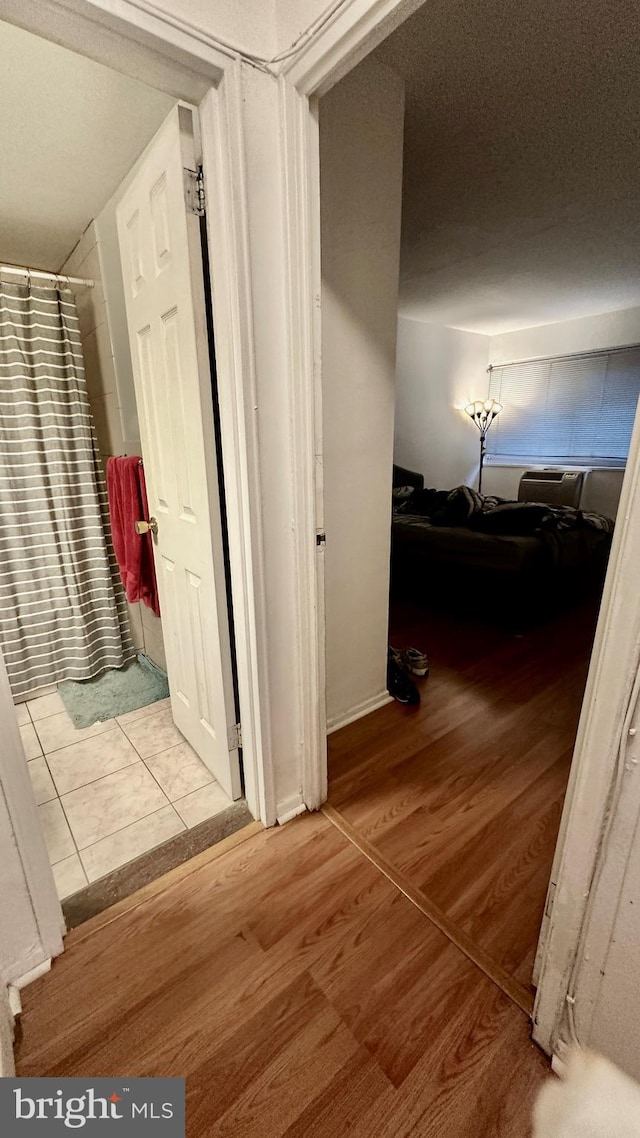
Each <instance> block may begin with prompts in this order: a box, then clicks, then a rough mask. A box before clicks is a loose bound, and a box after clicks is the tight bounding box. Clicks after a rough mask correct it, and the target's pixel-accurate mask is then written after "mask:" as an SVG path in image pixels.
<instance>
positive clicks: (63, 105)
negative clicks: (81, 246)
mask: <svg viewBox="0 0 640 1138" xmlns="http://www.w3.org/2000/svg"><path fill="white" fill-rule="evenodd" d="M0 105H1V107H2V111H1V113H0V154H1V155H2V158H1V161H0V260H2V261H8V262H10V263H12V264H19V265H28V266H29V267H30V268H41V269H49V270H53V271H56V270H57V269H58V268H59V267H60V265H61V264H62V263H63V261H64V260H65V258H66V257H67V254H68V253H70V252H71V249H72V248H73V246H74V245H75V243H76V241H77V240H78V238H79V237H80V236H81V234H82V232H83V230H84V229H85V228H86V226H87V225H88V223H89V222H90V221H91V219H92V218H93V217H95V216H96V214H98V213H99V212H100V210H101V209H102V207H103V206H104V205H105V203H106V202H107V201H108V199H109V198H110V197H111V195H112V194H113V192H114V191H115V190H116V189H117V187H118V186H119V184H120V182H121V181H122V179H123V177H124V175H125V174H126V173H127V171H128V170H129V169H130V168H131V166H132V165H133V163H134V162H135V160H136V158H137V157H138V155H139V154H140V153H141V152H142V150H144V148H145V146H146V144H147V142H148V141H149V140H150V138H151V137H152V136H153V134H154V133H155V131H156V130H157V128H158V127H159V126H160V123H161V122H162V121H163V119H164V118H166V116H167V115H168V113H169V111H170V109H171V107H172V105H173V100H172V99H170V98H169V97H168V96H167V95H164V94H161V93H160V92H159V91H155V90H153V89H152V88H151V87H147V86H146V85H145V84H144V83H138V82H137V81H136V80H134V79H130V78H129V77H128V76H124V75H120V74H119V73H118V72H116V71H111V70H110V69H109V68H107V67H103V66H102V64H99V63H94V62H93V61H92V60H89V59H85V58H83V57H82V56H80V55H76V54H75V53H74V52H71V51H67V50H66V48H62V47H59V46H58V45H57V44H53V43H49V42H48V41H47V40H43V39H40V38H39V37H38V36H34V35H32V34H31V33H30V32H26V31H24V30H23V29H22V28H16V27H14V26H13V25H11V24H6V23H0Z"/></svg>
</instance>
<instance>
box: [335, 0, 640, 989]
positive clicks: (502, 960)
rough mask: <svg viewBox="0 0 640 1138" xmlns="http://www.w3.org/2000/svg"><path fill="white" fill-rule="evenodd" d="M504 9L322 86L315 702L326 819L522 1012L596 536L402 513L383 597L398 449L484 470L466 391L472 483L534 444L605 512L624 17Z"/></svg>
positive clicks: (508, 470)
mask: <svg viewBox="0 0 640 1138" xmlns="http://www.w3.org/2000/svg"><path fill="white" fill-rule="evenodd" d="M508 8H509V11H508V12H506V11H505V6H504V5H499V4H498V3H494V2H493V0H487V2H486V3H483V4H482V5H481V6H480V7H479V8H476V9H471V7H470V6H469V5H466V4H464V5H459V6H458V7H457V9H456V13H457V15H456V20H454V21H453V24H454V26H452V23H451V20H450V18H448V19H445V18H444V16H445V9H446V10H447V13H448V17H451V12H450V8H447V6H446V5H444V4H443V3H436V4H435V5H430V6H429V11H428V12H425V11H424V10H422V11H420V12H418V13H417V14H416V15H415V16H413V17H412V18H411V19H410V20H408V21H407V23H406V24H405V25H404V26H403V27H402V28H401V29H399V30H398V32H396V33H394V35H393V36H391V37H390V39H389V40H388V41H386V42H385V44H384V45H382V47H381V48H379V49H378V50H377V52H375V53H374V56H372V57H369V59H368V60H366V61H365V63H363V64H362V65H361V67H360V68H359V74H357V73H354V74H352V75H351V76H349V77H348V79H346V80H344V81H343V82H342V84H340V86H339V87H338V88H336V89H334V91H333V92H331V94H330V96H328V97H326V98H325V99H324V100H322V101H321V105H320V132H321V144H322V147H321V179H322V184H323V194H324V199H323V200H324V203H325V204H324V215H323V289H324V294H323V303H324V308H325V313H326V314H327V315H326V317H325V319H327V320H328V321H332V322H333V328H332V331H333V332H334V335H333V337H332V339H331V341H330V338H329V337H328V336H327V352H326V353H325V373H326V377H325V380H324V389H323V418H324V481H325V511H326V513H325V519H324V528H325V530H326V553H325V605H326V628H327V655H326V667H327V714H328V723H329V730H330V735H329V802H330V804H331V806H332V808H333V810H334V811H335V813H336V814H337V816H338V820H339V821H341V823H342V824H343V825H344V826H345V827H346V828H347V829H348V830H349V832H350V834H351V836H352V837H353V839H354V840H355V841H356V842H358V843H359V844H360V845H361V846H362V847H363V848H365V849H366V850H367V851H368V852H369V853H370V855H371V856H372V857H374V858H377V859H378V860H379V861H381V862H382V863H384V864H385V865H386V866H387V868H388V869H389V871H390V872H392V873H395V874H397V875H399V879H400V880H401V881H402V882H403V883H404V884H405V885H406V887H407V888H408V889H410V890H413V891H414V893H415V895H416V897H417V899H418V901H419V902H420V903H421V904H423V905H425V906H427V908H428V909H429V911H430V913H432V914H435V916H436V918H437V919H438V920H442V921H444V922H448V925H449V926H450V927H451V929H452V931H453V933H454V934H455V935H457V936H458V937H459V938H460V939H461V940H462V941H463V942H464V943H465V945H466V946H467V948H468V950H469V951H470V952H473V953H475V954H476V956H478V955H479V956H480V957H481V958H482V960H483V961H484V964H485V965H486V967H487V968H490V969H492V970H493V971H494V972H495V974H496V975H497V976H498V978H499V979H500V980H501V982H502V983H504V985H507V986H509V985H515V986H516V989H517V992H516V995H517V996H518V998H519V999H520V1000H521V1001H522V1002H523V1004H527V1002H528V1006H530V1002H531V995H532V988H531V986H532V982H533V983H535V966H534V959H535V955H536V946H537V943H538V935H539V931H540V925H541V921H542V917H543V913H544V909H545V896H546V893H547V887H548V883H549V880H550V874H551V871H552V863H553V859H554V850H555V847H556V841H557V836H558V831H559V827H560V819H561V812H562V804H563V800H564V795H565V791H566V786H567V780H568V776H569V768H570V763H571V756H572V752H573V745H574V741H575V736H576V730H577V726H578V719H579V716H580V710H581V702H582V694H583V690H584V683H585V680H586V675H587V670H588V665H589V658H590V652H591V644H592V640H593V635H594V632H595V627H596V620H597V613H598V599H599V591H600V589H601V587H602V581H603V577H604V570H605V567H606V558H607V552H608V546H609V540H610V534H607V533H606V528H605V529H603V530H599V529H598V527H597V523H596V525H595V528H594V529H593V530H592V529H591V528H588V527H586V528H584V529H581V530H580V532H579V533H576V532H573V533H572V534H570V535H566V534H565V535H564V536H563V535H557V534H554V535H553V536H550V535H546V537H547V544H546V548H547V549H548V548H549V546H553V547H555V549H556V553H557V551H558V549H559V550H560V553H559V554H557V557H556V561H558V560H560V561H562V560H563V558H564V555H565V554H566V552H567V545H568V544H569V545H570V543H571V542H572V541H573V542H574V543H579V544H580V547H581V553H580V555H578V556H577V557H575V558H573V560H572V559H571V556H569V557H568V558H564V560H565V561H566V560H568V562H569V569H568V571H567V572H566V573H565V574H558V573H556V572H552V573H547V570H546V566H545V568H544V571H543V572H540V563H539V562H538V561H535V560H534V561H533V562H532V563H531V564H530V565H529V568H528V571H527V573H525V574H521V573H518V572H517V571H515V572H514V571H513V569H514V567H513V565H512V566H505V565H504V563H498V564H496V563H495V562H494V563H492V562H491V561H488V562H487V561H486V560H485V562H484V565H481V566H480V568H478V566H477V565H475V564H474V563H473V548H476V547H477V539H478V538H483V539H485V542H487V541H490V542H491V543H493V544H494V545H495V543H496V541H497V540H498V539H497V535H496V534H495V533H494V534H491V535H488V534H487V533H486V532H485V533H482V534H479V533H478V532H477V531H476V532H475V533H474V534H473V537H474V539H475V546H472V553H471V554H470V555H469V558H468V560H467V564H466V566H464V565H463V566H462V568H460V565H459V564H454V563H452V561H451V558H449V559H447V558H446V557H445V558H441V559H440V563H439V566H437V565H436V564H435V562H436V561H437V559H436V558H434V557H433V554H431V555H429V554H427V555H426V556H424V557H423V559H422V561H420V557H419V556H418V555H417V554H416V553H415V550H414V549H413V548H412V547H411V546H410V547H409V552H408V553H407V550H406V549H405V550H404V557H403V556H402V553H400V552H399V543H398V542H397V541H396V533H397V531H398V529H399V528H400V527H399V526H398V525H397V522H394V526H393V529H394V537H393V542H392V545H393V555H392V564H391V576H392V578H393V590H392V593H391V607H390V609H389V605H388V596H389V592H388V590H389V572H388V564H389V562H388V558H389V544H388V542H389V521H390V514H391V502H390V484H391V481H392V472H391V464H392V462H393V463H395V464H396V465H397V466H399V467H403V468H404V469H405V470H408V471H410V472H414V473H416V474H418V475H420V476H421V477H422V478H424V486H425V487H426V488H433V489H435V490H440V491H444V490H447V491H450V490H452V489H453V488H455V487H457V486H460V485H465V484H466V485H467V486H469V487H471V488H473V489H477V487H478V474H479V454H480V435H479V432H478V430H477V429H476V426H475V425H474V423H473V422H472V421H471V419H470V417H469V415H468V414H466V413H465V407H467V405H469V404H470V403H471V402H472V401H474V400H481V401H484V400H486V399H488V398H496V399H497V400H498V401H499V402H500V403H502V405H503V410H502V411H501V412H500V414H499V415H498V418H497V419H496V420H495V422H494V423H493V424H492V425H491V427H490V429H489V431H488V432H487V438H486V445H487V453H486V456H485V459H484V464H483V483H482V490H483V493H484V494H486V495H490V496H494V495H495V496H497V497H500V498H505V499H517V498H518V493H519V488H520V479H521V477H522V475H523V474H525V473H526V472H527V471H535V470H536V468H537V469H538V470H540V469H541V468H545V467H549V466H552V467H556V468H558V467H559V468H561V470H562V471H566V470H570V471H572V472H575V473H577V474H578V475H582V479H581V484H580V485H579V486H577V485H576V483H577V481H579V480H574V490H575V491H576V497H575V504H577V506H578V508H579V510H580V511H581V512H585V513H589V514H590V513H594V514H597V515H603V516H604V517H607V518H611V519H615V515H616V512H617V505H618V499H619V496H620V490H621V486H622V479H623V477H624V467H625V457H624V456H625V453H626V448H628V445H629V438H630V434H631V428H632V425H633V417H634V409H635V404H636V401H637V395H638V391H640V378H638V366H637V361H638V356H639V354H640V352H639V351H638V345H639V344H640V277H639V274H638V260H637V253H636V250H637V248H638V237H639V236H640V234H638V220H637V206H636V202H637V197H638V179H637V175H636V173H635V169H636V168H637V164H636V162H635V161H634V157H635V156H636V155H637V151H638V145H639V144H638V138H637V131H636V119H635V112H634V110H633V105H634V101H635V99H634V92H636V88H637V86H638V76H637V70H636V69H634V54H635V53H634V50H633V48H632V46H631V44H632V41H633V37H630V36H629V27H630V26H636V24H637V13H635V14H634V13H633V12H632V11H631V9H630V8H629V6H628V5H626V4H622V3H615V4H614V5H613V6H608V7H607V10H606V12H604V11H603V12H600V13H591V14H590V18H589V23H588V24H585V23H581V22H580V20H579V19H578V17H577V16H576V14H575V11H571V10H570V8H569V6H567V5H561V6H560V7H559V8H558V9H556V10H554V12H553V13H550V12H549V9H548V6H547V5H545V4H534V5H530V6H528V8H527V11H526V12H523V11H521V10H519V9H518V8H517V6H512V5H509V6H508ZM624 21H626V26H625V25H624ZM616 26H619V27H622V26H625V33H624V39H623V37H622V36H619V37H618V36H617V34H616V31H615V28H616ZM605 45H606V50H605ZM638 94H640V92H638ZM334 185H335V193H334V194H333V195H332V194H331V192H330V191H331V189H332V187H333V186H334ZM345 185H346V186H348V187H349V191H348V192H346V191H345ZM400 220H401V227H400ZM400 228H401V236H400ZM355 249H358V250H359V252H360V255H359V258H358V261H357V264H356V265H354V258H353V253H354V250H355ZM349 258H351V260H350V262H349ZM398 267H399V270H400V287H399V296H398V295H397V292H395V291H394V290H395V289H396V281H397V275H398ZM363 281H366V288H365V289H363V288H362V282H363ZM357 283H358V284H359V285H360V289H359V291H358V290H357V287H356V284H357ZM394 298H397V299H394ZM335 326H337V327H338V328H339V329H340V330H341V339H340V338H337V337H336V336H335ZM366 328H368V330H369V333H370V334H371V330H372V329H375V334H374V336H373V337H372V339H373V340H374V342H375V348H374V349H372V347H371V341H369V343H368V344H367V343H366V336H365V334H364V330H365V329H366ZM332 344H334V345H336V346H335V347H333V348H332V346H331V345H332ZM396 344H397V354H396ZM616 349H624V350H623V351H621V352H618V351H616ZM634 349H635V352H634ZM332 352H334V353H335V354H331V353H332ZM532 360H533V361H539V360H543V361H548V362H545V363H544V364H541V365H535V366H534V367H533V369H529V371H528V372H527V368H526V367H524V366H518V361H532ZM490 365H493V371H492V372H489V373H488V372H487V368H488V367H489V366H490ZM497 365H513V366H510V367H506V368H503V369H499V368H498V366H497ZM541 369H542V370H541ZM544 369H546V370H544ZM543 371H544V377H543ZM552 372H553V377H554V387H553V390H551V388H550V387H549V379H550V375H551V373H552ZM541 377H543V378H541ZM607 377H608V379H607ZM612 377H616V386H615V387H612V386H611V382H610V381H611V379H612ZM499 384H502V387H501V388H499V386H498V385H499ZM585 384H586V387H585ZM554 401H555V404H554ZM587 404H588V407H587V410H589V408H591V417H590V418H589V416H588V415H587V412H586V411H585V406H586V405H587ZM518 406H520V408H521V410H520V411H519V412H518V414H515V413H514V409H515V408H517V407H518ZM554 406H555V408H556V410H554ZM577 409H579V410H580V416H577V414H576V410H577ZM594 409H595V410H594ZM562 425H564V427H565V428H566V430H565V432H564V436H563V438H562V441H561V435H562V432H561V431H560V430H559V428H560V427H561V426H562ZM576 427H579V428H580V429H578V430H576ZM516 428H518V429H519V430H520V441H519V440H518V435H517V431H516ZM587 436H588V441H587V442H585V439H586V438H587ZM567 437H570V442H569V443H567V442H566V439H567ZM518 446H520V447H521V450H520V451H518ZM500 447H502V450H500ZM581 448H583V449H581ZM397 481H398V485H400V486H402V485H403V481H402V479H401V478H399V479H397ZM565 489H566V486H565ZM530 493H531V494H533V493H534V492H533V491H527V490H526V489H523V494H530ZM536 496H537V495H535V494H534V497H533V500H534V501H535V497H536ZM530 500H531V498H530ZM568 500H569V498H567V501H568ZM423 504H424V503H423ZM494 520H495V519H494ZM440 530H441V532H440V535H439V539H440V541H442V534H443V533H444V531H445V530H447V527H440ZM452 533H453V529H452V528H451V527H449V528H448V531H447V533H446V535H445V536H446V537H448V538H449V539H451V535H452ZM587 533H588V536H585V535H586V534H587ZM591 538H593V541H592V545H593V548H594V554H593V556H591V554H586V555H583V554H584V549H583V546H584V545H585V543H586V544H589V541H590V539H591ZM500 541H501V542H502V543H503V545H504V544H507V545H509V546H510V547H511V549H513V548H514V546H515V547H517V546H518V545H519V544H520V543H522V542H524V543H525V544H526V543H527V542H528V543H529V548H530V549H531V548H532V543H533V545H534V546H535V547H536V549H537V551H538V553H539V551H540V548H541V546H542V542H541V539H540V535H539V534H537V533H534V534H530V533H525V534H515V535H514V534H513V533H512V534H511V535H510V536H509V537H506V536H505V535H504V534H501V535H500ZM418 544H420V543H418ZM354 550H357V556H354ZM423 552H424V550H423ZM575 552H576V551H575V550H574V553H575ZM385 556H386V559H387V560H386V562H385V560H384V559H385ZM463 560H464V559H463ZM383 565H384V566H385V567H386V570H387V572H386V575H385V573H384V572H383V571H382V567H383ZM436 569H438V570H439V571H438V572H436V571H435V570H436ZM412 578H413V580H412ZM416 578H417V580H416ZM388 621H389V625H387V622H388ZM388 642H390V643H391V644H393V645H394V647H395V648H397V649H403V648H407V647H409V646H414V647H416V648H418V649H419V650H421V651H424V652H425V653H426V655H427V657H428V659H429V667H430V674H429V676H428V677H426V678H419V677H417V676H414V677H411V680H412V681H413V682H414V683H415V686H416V687H417V689H418V691H419V693H420V696H421V702H420V704H419V706H407V707H402V706H399V704H398V703H397V702H393V703H389V702H388V701H389V697H388V695H387V694H386V645H387V643H388ZM551 880H553V877H551Z"/></svg>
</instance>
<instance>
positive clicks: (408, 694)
mask: <svg viewBox="0 0 640 1138" xmlns="http://www.w3.org/2000/svg"><path fill="white" fill-rule="evenodd" d="M428 675H429V661H428V660H427V657H426V656H425V654H424V652H421V651H420V649H419V648H402V649H401V650H400V651H398V649H397V648H392V647H391V646H389V653H388V656H387V688H388V690H389V694H390V695H392V696H393V698H394V699H397V700H398V702H399V703H407V704H418V703H420V692H419V691H418V689H417V687H416V685H415V684H414V682H413V680H412V679H411V676H420V677H421V678H422V679H425V678H426V677H427V676H428Z"/></svg>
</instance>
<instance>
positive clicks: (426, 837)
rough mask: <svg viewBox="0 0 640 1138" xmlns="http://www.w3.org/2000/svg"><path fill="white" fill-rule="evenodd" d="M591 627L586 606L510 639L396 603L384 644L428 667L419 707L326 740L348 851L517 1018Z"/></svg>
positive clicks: (333, 800)
mask: <svg viewBox="0 0 640 1138" xmlns="http://www.w3.org/2000/svg"><path fill="white" fill-rule="evenodd" d="M595 618H596V612H595V609H594V606H593V605H592V604H589V605H587V606H586V607H584V606H583V607H580V608H576V609H575V610H574V611H573V612H570V613H565V614H563V615H562V616H560V617H558V618H557V619H555V620H552V621H549V623H548V624H546V625H544V626H542V627H539V628H537V629H534V630H533V631H531V632H530V633H528V634H527V635H526V636H524V637H522V638H514V637H512V636H509V635H508V634H506V633H504V632H502V631H500V629H498V628H496V627H491V626H488V625H483V624H480V623H473V622H471V621H469V620H466V619H458V618H456V617H455V616H451V615H444V614H442V613H438V612H436V611H427V610H426V609H425V607H424V606H418V605H415V604H413V605H412V604H411V603H404V604H396V605H395V606H394V607H393V609H392V617H391V635H390V640H391V643H392V644H394V645H396V646H398V647H403V646H406V645H407V644H416V645H417V646H418V647H421V648H425V649H426V651H427V652H428V654H429V658H430V664H431V675H430V677H429V678H428V679H427V680H426V681H420V680H418V681H417V682H418V686H420V688H421V691H422V702H421V705H420V707H417V708H413V707H402V706H400V705H399V704H397V703H393V704H389V705H388V706H386V707H383V708H381V709H380V710H379V711H377V712H375V713H374V714H373V715H370V716H368V717H367V718H365V719H361V720H359V721H358V722H356V723H353V724H351V725H350V726H348V727H344V728H343V729H342V730H340V731H338V732H336V733H335V734H333V735H331V736H330V738H329V780H330V781H329V802H330V804H331V806H332V807H333V808H334V809H335V810H336V811H337V812H338V814H339V816H340V818H341V819H343V820H344V822H346V824H347V826H348V827H350V828H351V830H352V831H353V837H354V840H355V841H356V842H357V841H359V840H363V841H364V842H365V843H368V844H369V846H370V847H371V848H372V852H373V854H374V855H375V856H378V857H380V858H381V859H382V861H383V862H385V863H386V864H388V865H389V866H390V867H392V869H393V870H394V871H396V872H397V873H398V874H399V879H400V882H401V883H402V882H405V883H406V884H407V885H408V886H409V887H410V888H413V889H414V890H415V891H417V894H418V896H419V898H422V900H423V901H424V902H425V903H426V905H427V908H428V909H429V911H430V912H432V913H433V914H434V916H435V917H436V919H438V914H439V915H440V916H441V917H442V918H443V920H444V922H445V924H446V925H447V927H448V928H449V935H453V936H454V939H455V938H456V937H457V938H459V939H458V943H462V945H463V947H466V948H467V949H468V951H469V952H470V953H471V954H472V955H474V953H475V958H476V959H477V960H478V962H480V963H482V966H483V967H485V965H486V967H487V968H490V969H491V970H492V974H493V975H494V978H496V980H497V982H499V983H501V985H502V986H503V988H504V989H505V990H507V991H511V992H514V994H515V998H516V999H517V1000H518V1002H519V1003H520V1004H521V1006H523V1007H526V1008H530V1007H531V1006H532V999H533V990H532V987H531V977H532V969H533V962H534V957H535V951H536V946H537V941H538V934H539V930H540V922H541V920H542V912H543V907H544V901H545V896H546V891H547V885H548V882H549V875H550V872H551V864H552V860H553V853H554V848H555V843H556V838H557V834H558V826H559V823H560V814H561V810H562V804H563V800H564V795H565V791H566V786H567V779H568V774H569V767H570V763H571V756H572V751H573V745H574V741H575V734H576V728H577V723H578V717H579V713H580V705H581V701H582V693H583V690H584V684H585V680H586V674H587V668H588V661H589V653H590V650H591V642H592V639H593V633H594V627H595ZM441 927H443V926H441ZM485 957H486V961H485ZM514 982H515V985H516V988H515V990H514V988H513V983H514Z"/></svg>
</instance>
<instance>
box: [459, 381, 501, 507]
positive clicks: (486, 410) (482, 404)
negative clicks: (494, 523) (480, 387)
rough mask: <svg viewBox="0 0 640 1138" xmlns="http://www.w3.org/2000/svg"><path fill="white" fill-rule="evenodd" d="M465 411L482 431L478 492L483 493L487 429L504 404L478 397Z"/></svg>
mask: <svg viewBox="0 0 640 1138" xmlns="http://www.w3.org/2000/svg"><path fill="white" fill-rule="evenodd" d="M465 411H466V412H467V415H468V416H469V418H470V419H473V422H474V423H475V425H476V427H477V428H478V430H479V431H480V471H479V473H478V493H479V494H481V493H482V468H483V466H484V456H485V451H486V445H485V443H486V438H487V431H488V430H489V427H490V426H491V424H492V423H493V420H494V419H495V417H496V415H499V414H500V412H501V411H502V404H501V403H496V400H495V399H484V400H482V399H476V400H474V402H473V403H469V404H468V405H467V406H466V407H465Z"/></svg>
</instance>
